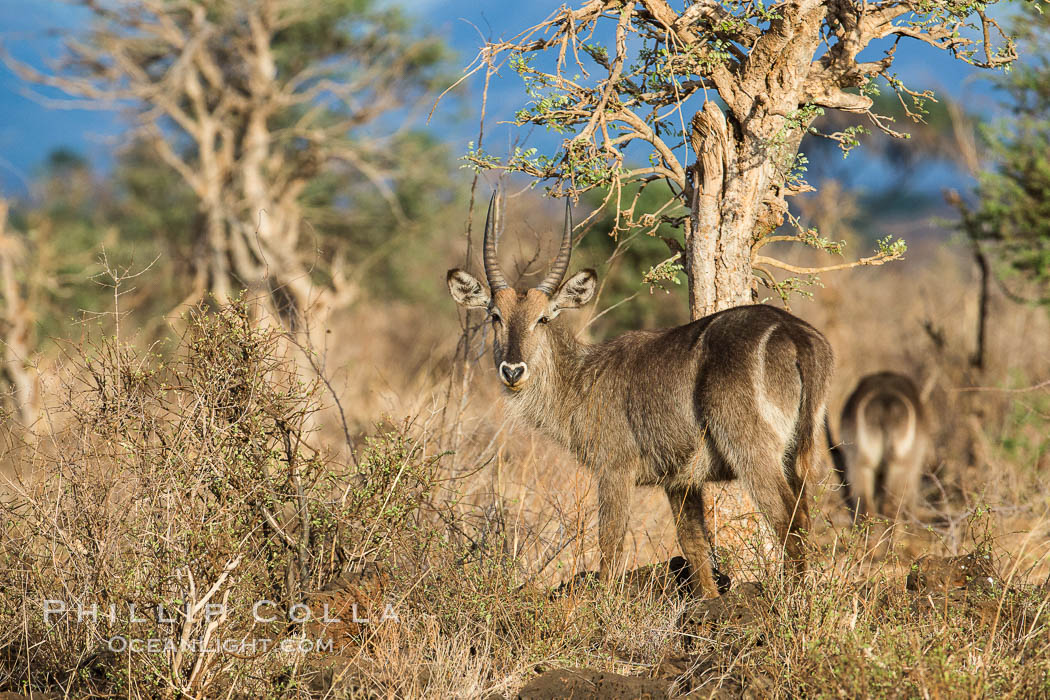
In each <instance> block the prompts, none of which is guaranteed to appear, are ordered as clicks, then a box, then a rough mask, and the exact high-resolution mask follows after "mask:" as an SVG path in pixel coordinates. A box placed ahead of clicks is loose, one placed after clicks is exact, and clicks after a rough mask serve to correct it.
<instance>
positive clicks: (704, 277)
mask: <svg viewBox="0 0 1050 700" xmlns="http://www.w3.org/2000/svg"><path fill="white" fill-rule="evenodd" d="M752 123H753V124H761V125H762V126H763V127H764V128H762V129H761V130H760V131H759V133H757V134H756V133H749V134H747V135H745V136H744V137H743V138H742V139H740V140H737V139H736V138H734V137H733V135H732V132H731V130H730V129H729V127H728V125H727V122H726V118H725V116H724V115H723V113H722V111H721V110H720V109H719V108H718V107H717V105H715V104H714V103H713V102H705V103H704V106H703V109H702V110H701V111H699V112H697V113H696V114H695V115H694V117H693V120H692V127H693V129H692V133H691V145H692V147H693V151H694V153H696V154H698V155H697V162H696V164H695V166H694V169H693V170H694V178H693V192H692V193H691V194H692V200H691V201H692V212H691V216H690V219H689V222H688V224H687V226H686V235H685V244H686V245H685V254H686V255H685V257H686V265H685V268H686V275H687V277H688V280H689V307H690V308H689V310H690V315H691V317H692V319H693V320H697V319H700V318H703V317H704V316H707V315H709V314H713V313H717V312H719V311H723V310H725V309H729V308H733V307H735V306H741V305H745V304H750V303H753V302H754V300H755V294H754V277H753V274H752V266H751V253H752V247H753V246H754V244H755V241H756V240H757V238H758V236H759V235H761V234H762V233H764V232H765V231H764V230H763V229H766V230H768V229H772V228H775V226H777V225H779V223H780V220H782V218H783V208H782V206H778V205H777V204H776V203H775V202H774V203H772V204H771V202H770V200H769V199H767V195H768V193H769V192H770V186H771V185H773V184H776V185H782V184H783V178H784V173H786V172H787V168H786V167H784V164H785V163H787V162H793V161H794V158H795V154H796V153H797V152H798V144H799V143H800V141H801V136H802V131H801V130H799V131H798V132H797V133H790V134H784V133H783V129H784V123H785V119H784V118H783V117H776V116H773V115H767V116H765V118H764V119H763V118H762V117H761V115H755V117H754V121H753V122H752ZM778 137H779V138H778ZM770 144H776V145H770ZM703 497H704V504H705V510H706V513H705V516H706V520H707V523H708V529H709V531H710V533H711V536H712V539H713V540H714V542H713V544H714V545H715V546H716V547H719V553H720V556H723V557H724V556H725V555H726V554H727V553H729V552H732V553H733V556H734V560H735V561H733V562H730V563H729V568H730V570H735V571H740V572H747V574H749V575H752V576H753V575H759V574H760V573H762V571H763V569H765V567H766V565H767V564H768V563H769V562H770V561H772V560H774V559H775V558H776V556H775V554H776V552H777V549H778V548H777V547H776V540H775V537H774V536H773V533H772V531H771V530H770V528H769V526H768V524H767V523H766V522H765V519H764V518H763V517H762V516H761V514H760V513H758V510H757V508H756V507H755V506H754V504H753V503H752V501H751V499H750V498H749V497H748V495H747V494H746V493H745V492H744V489H743V486H742V485H741V484H740V482H739V481H734V482H726V483H711V484H707V485H706V486H705V487H704V489H703ZM770 555H774V556H770Z"/></svg>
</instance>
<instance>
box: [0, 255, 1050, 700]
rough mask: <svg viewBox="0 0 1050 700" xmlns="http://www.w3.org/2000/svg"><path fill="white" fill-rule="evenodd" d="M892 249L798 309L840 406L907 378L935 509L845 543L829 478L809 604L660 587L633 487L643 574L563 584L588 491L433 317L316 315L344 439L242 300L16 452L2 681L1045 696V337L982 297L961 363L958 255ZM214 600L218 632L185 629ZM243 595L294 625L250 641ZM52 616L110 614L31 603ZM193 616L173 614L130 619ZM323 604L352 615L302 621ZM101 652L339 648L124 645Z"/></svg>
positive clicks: (786, 592)
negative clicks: (580, 683)
mask: <svg viewBox="0 0 1050 700" xmlns="http://www.w3.org/2000/svg"><path fill="white" fill-rule="evenodd" d="M911 258H912V259H911V260H910V261H909V262H908V263H906V264H904V265H901V266H899V267H891V268H888V269H885V270H879V271H877V272H869V271H861V272H859V273H856V274H853V275H849V276H843V277H839V278H831V279H829V280H827V281H826V283H827V288H826V289H825V290H823V291H821V292H820V293H819V295H818V299H817V300H815V301H813V302H805V303H800V304H798V305H797V308H796V309H795V310H796V311H797V312H798V313H800V315H802V316H803V317H805V318H807V319H808V320H810V321H811V322H813V323H814V324H815V325H817V326H818V327H820V328H822V329H824V330H825V332H826V333H827V335H828V336H829V338H830V339H831V341H832V344H833V346H834V347H835V349H836V353H837V356H838V374H837V378H836V383H835V386H834V389H833V394H832V395H833V400H832V406H831V410H832V415H833V416H834V415H835V413H836V412H837V410H838V409H839V408H840V406H841V402H842V400H843V398H844V397H845V395H846V394H847V393H848V391H849V390H850V388H851V386H852V383H853V382H855V381H856V379H857V378H858V377H859V376H860V375H861V374H863V373H865V372H869V371H874V370H878V369H883V368H887V367H891V368H895V369H898V370H905V371H908V372H911V373H913V374H914V375H916V376H917V377H918V378H919V379H920V382H921V383H927V384H928V386H929V391H930V397H931V398H930V401H931V406H932V408H933V413H934V416H935V418H936V419H937V420H938V425H939V430H938V436H939V439H938V455H937V456H938V469H937V471H936V473H935V474H933V475H931V477H930V479H929V484H928V489H927V492H926V494H925V495H926V496H927V498H928V501H929V505H928V511H929V512H928V514H927V517H924V518H922V519H921V520H913V521H911V522H904V523H900V524H897V525H896V526H895V527H893V528H891V529H889V530H888V531H885V532H883V531H882V530H881V529H874V530H871V531H868V530H865V529H862V528H851V527H850V523H849V519H848V515H847V513H846V511H845V510H844V508H843V507H842V504H841V498H840V495H839V493H838V491H837V490H836V484H835V483H834V482H833V481H831V480H830V479H829V477H828V476H827V474H825V475H824V477H823V478H824V481H823V482H822V484H821V486H820V487H818V488H817V489H816V490H815V494H814V498H815V500H816V509H815V512H816V513H818V516H817V517H816V518H815V520H814V532H813V533H812V541H813V553H812V570H811V572H810V573H809V574H808V576H807V579H806V580H805V582H804V583H803V585H800V586H797V587H794V588H784V584H783V582H782V581H781V580H780V579H779V578H778V577H776V576H772V575H768V576H761V577H760V580H759V581H758V582H757V584H756V585H749V584H746V583H745V582H744V580H743V577H742V576H741V575H740V574H739V573H737V574H736V576H735V577H734V578H735V584H736V586H735V589H734V591H733V592H731V593H730V594H729V595H727V596H726V597H725V598H724V599H723V600H720V601H716V602H703V601H696V600H692V599H690V598H689V597H688V596H685V595H682V594H681V593H680V592H679V591H678V590H677V588H676V587H675V576H674V574H673V572H669V571H668V568H667V564H666V562H667V561H668V560H669V559H670V558H671V557H673V556H674V555H676V554H677V548H676V546H675V544H674V539H673V534H672V528H671V523H670V513H669V509H668V507H667V504H666V502H665V501H664V499H663V497H662V495H660V494H658V493H656V492H652V491H646V490H641V489H639V490H638V493H637V494H636V496H635V500H634V503H633V508H632V513H633V519H632V523H631V529H630V532H629V536H628V541H627V549H628V558H629V559H630V560H631V562H632V565H633V567H638V568H639V570H638V571H636V572H634V573H633V574H632V575H631V576H629V577H628V579H627V580H625V582H624V583H623V584H621V585H619V586H617V587H615V588H613V589H611V590H610V589H605V588H603V587H602V586H600V585H598V584H597V583H595V582H594V581H593V580H590V579H587V578H580V577H578V576H577V574H578V573H579V572H582V571H587V570H593V569H595V568H596V564H597V558H596V557H597V554H596V546H595V535H596V502H595V497H594V488H593V484H592V482H591V480H590V478H589V476H588V475H587V473H586V472H584V471H583V470H581V469H579V468H578V467H577V466H576V465H575V464H574V463H573V461H572V460H571V459H570V458H569V456H568V455H566V454H565V453H564V452H562V451H561V450H559V449H558V448H556V447H553V446H552V445H550V443H549V442H548V441H547V440H546V439H544V438H543V437H542V436H539V435H537V434H535V433H533V432H531V431H530V430H528V429H527V428H525V427H523V426H515V425H512V424H510V423H509V422H508V421H507V420H506V419H505V417H504V415H503V413H502V411H501V408H500V404H499V401H498V392H497V391H496V387H495V386H494V382H493V381H491V380H492V377H491V376H490V374H491V368H490V363H489V361H488V358H487V357H483V358H482V359H481V360H480V361H479V362H478V363H477V364H476V365H468V367H469V368H470V369H469V373H468V376H467V377H465V378H464V377H463V376H462V375H461V374H459V372H460V368H459V365H457V364H456V363H454V362H452V361H451V360H450V359H449V358H450V357H452V354H453V351H454V347H455V337H453V336H454V329H455V323H454V321H453V316H452V313H453V311H452V309H451V306H452V305H451V304H449V305H448V307H449V310H448V312H447V315H445V316H443V317H433V316H432V315H426V316H425V315H421V314H420V313H419V312H417V311H414V310H413V309H411V308H408V307H396V308H393V309H388V310H385V311H384V312H383V313H379V312H377V311H376V310H375V309H374V308H359V309H357V310H355V311H353V312H351V313H350V314H349V315H348V316H346V317H344V318H342V319H340V320H339V321H338V322H337V323H336V324H334V325H333V327H332V329H331V330H332V333H331V334H330V337H333V338H346V339H348V342H346V343H339V344H338V345H337V344H334V343H333V346H332V347H331V348H329V349H322V351H321V352H320V353H319V359H320V360H321V361H322V362H321V364H323V366H324V368H325V374H326V377H327V378H328V379H329V380H330V383H331V385H332V386H333V387H334V388H335V390H336V394H337V395H338V397H339V404H340V406H341V407H342V409H343V415H344V416H345V418H346V421H345V424H344V423H343V421H342V420H341V419H340V414H339V410H338V409H337V407H336V406H335V402H334V397H333V396H332V395H330V394H327V393H326V388H325V387H324V386H323V385H317V386H313V385H303V384H302V383H301V382H299V380H298V374H297V371H296V369H295V368H296V367H297V366H298V365H297V364H296V362H295V361H294V360H293V359H291V358H290V357H289V355H288V350H287V346H286V344H283V343H282V342H281V341H282V339H281V338H280V337H279V336H272V335H267V334H265V333H258V332H256V331H253V330H251V328H250V326H249V325H247V324H246V323H245V322H244V316H243V311H242V310H238V309H237V308H234V309H229V310H226V311H223V312H221V313H218V314H205V315H201V316H198V317H197V319H196V320H195V321H194V322H193V323H191V325H190V331H189V332H188V334H187V336H186V337H185V338H184V339H183V341H182V343H181V345H180V348H173V349H170V350H166V351H165V352H164V353H163V357H160V356H158V355H156V354H151V353H147V352H142V351H137V350H134V349H132V348H129V347H124V346H117V345H114V344H112V343H101V344H99V345H97V346H94V347H93V348H86V349H83V352H81V350H80V349H77V350H76V351H75V352H74V351H71V352H70V353H69V355H70V357H71V358H73V360H71V361H70V362H68V363H67V364H65V365H64V366H63V367H64V369H63V370H62V371H61V372H60V373H58V374H60V375H61V378H62V382H61V384H62V385H63V386H64V387H65V389H64V390H62V391H56V392H54V395H53V397H52V399H53V406H52V408H51V410H50V411H49V415H50V416H51V420H52V422H53V424H54V426H55V427H54V429H53V430H52V431H50V434H49V435H48V436H47V437H46V438H45V437H34V436H32V435H27V434H25V433H20V432H19V431H18V430H17V429H15V428H12V429H10V430H9V431H7V434H6V436H5V437H6V443H5V455H4V466H5V468H6V469H8V470H9V472H12V471H13V472H14V473H17V474H18V475H20V477H21V478H20V480H15V481H14V482H12V483H10V484H8V485H7V487H6V489H5V494H4V497H3V506H2V511H0V512H2V514H3V518H4V534H3V536H2V538H3V539H2V540H0V570H2V571H4V572H5V573H4V577H5V585H4V586H3V588H2V590H0V629H2V630H4V631H3V632H2V633H0V690H12V691H18V692H25V691H28V690H31V689H32V690H37V691H41V690H49V691H52V692H57V693H59V694H60V695H61V694H63V693H64V694H66V695H68V696H69V697H84V696H87V695H91V694H95V695H97V696H113V695H119V696H122V697H156V696H165V697H219V696H228V697H406V698H412V697H470V698H474V697H485V696H488V695H491V694H501V695H504V696H508V697H509V696H513V695H514V694H516V693H518V692H519V691H520V690H521V689H522V688H523V687H525V686H526V685H527V684H528V683H530V682H531V681H533V680H534V679H535V678H536V677H537V675H538V674H539V673H540V672H541V671H543V670H547V669H555V668H563V667H588V668H592V669H597V670H601V671H612V672H617V673H620V674H626V675H631V676H643V677H646V678H650V677H651V678H655V679H658V686H657V687H659V688H661V689H662V690H661V692H668V693H670V694H672V695H677V694H690V695H694V696H696V697H865V696H867V697H872V696H876V697H931V698H932V697H963V696H973V697H985V696H996V697H998V696H1012V697H1038V696H1045V695H1046V694H1047V692H1050V678H1048V672H1050V654H1048V651H1050V630H1048V628H1047V625H1046V622H1045V620H1046V614H1047V610H1046V608H1047V591H1046V590H1045V589H1044V588H1043V587H1042V584H1043V582H1044V580H1045V579H1046V576H1047V573H1048V571H1050V569H1048V567H1047V545H1046V542H1047V541H1048V540H1047V518H1046V513H1047V505H1048V501H1047V492H1046V491H1045V488H1044V487H1043V486H1042V482H1044V481H1045V474H1046V472H1047V468H1048V466H1050V464H1048V460H1050V456H1048V455H1050V451H1048V440H1050V431H1048V427H1050V399H1048V393H1047V392H1046V391H1045V390H1044V391H1024V392H1017V391H1001V390H1002V389H1011V390H1012V389H1021V388H1024V387H1027V386H1029V385H1031V384H1033V383H1035V382H1037V381H1038V380H1040V379H1041V378H1045V377H1047V376H1048V375H1050V361H1048V358H1047V356H1046V353H1045V347H1046V345H1047V341H1048V340H1050V323H1048V320H1047V316H1046V314H1045V313H1044V312H1040V311H1034V310H1029V309H1023V308H1019V307H1016V306H1013V305H1010V304H1009V303H1007V302H1005V301H1003V300H1001V299H996V300H994V305H993V311H994V315H993V317H992V320H991V336H990V353H989V357H990V358H991V363H990V365H989V366H988V368H986V370H985V371H984V372H983V373H975V372H974V371H973V370H972V369H971V368H970V367H969V365H968V363H967V355H968V352H969V350H970V348H971V346H972V340H971V333H970V330H969V329H971V328H972V327H973V324H974V311H975V302H974V299H973V294H972V292H971V287H972V285H971V283H970V279H969V272H968V268H967V266H966V265H965V262H964V261H961V260H960V259H958V258H956V257H953V256H952V255H950V254H946V253H943V252H941V251H939V250H932V249H931V250H929V251H923V250H919V251H918V252H917V253H915V254H912V255H911ZM931 272H932V273H933V274H931ZM920 273H921V274H920ZM924 321H930V322H932V324H933V326H934V327H933V328H932V330H933V331H934V333H933V334H932V335H931V334H930V333H927V332H926V331H924V330H923V325H922V324H923V322H924ZM594 335H595V336H596V337H601V335H602V332H601V328H600V327H599V328H594ZM935 338H939V340H936V341H935ZM78 357H88V358H90V360H91V362H90V363H86V362H83V361H79V360H77V359H76V358H78ZM450 376H451V379H450V378H449V377H450ZM974 387H979V388H981V389H995V390H994V391H991V390H988V391H986V390H980V391H974V390H972V389H974ZM318 407H321V412H320V413H319V414H315V413H314V412H313V411H314V409H315V408H318ZM376 421H381V426H380V427H377V426H376ZM834 422H836V421H834V420H833V423H834ZM347 436H349V444H348V441H347ZM366 436H367V437H368V440H367V443H366V440H365V437H366ZM351 446H352V448H351ZM883 539H888V540H889V543H890V547H889V554H888V555H886V556H882V555H881V554H880V550H881V549H882V547H880V546H879V545H880V540H883ZM754 546H755V547H756V549H758V548H760V547H761V543H760V542H755V543H754ZM963 554H972V556H971V557H970V558H969V559H959V560H952V561H948V562H944V561H940V560H938V559H936V557H942V556H949V555H963ZM922 556H928V557H933V558H928V559H926V560H923V561H922V562H920V563H916V560H917V559H919V558H920V557H922ZM768 563H769V564H770V566H771V567H772V566H773V565H774V564H775V562H768ZM964 567H968V568H964ZM566 582H567V585H566V586H565V587H563V588H561V589H558V590H557V591H555V590H554V589H553V587H554V586H556V585H557V584H560V583H566ZM758 584H760V585H758ZM212 590H214V592H213V593H212V594H211V597H210V598H208V599H207V602H215V601H217V600H225V601H226V603H227V605H226V614H225V615H223V614H220V613H218V612H216V613H215V614H214V615H212V616H210V617H209V616H208V615H207V614H206V613H207V609H205V608H204V607H203V605H202V604H203V603H204V602H205V598H206V597H207V594H208V592H209V591H212ZM259 599H266V600H270V601H273V602H274V605H273V606H272V608H268V609H267V610H273V611H285V612H287V610H288V609H290V608H291V607H292V606H296V605H305V606H306V608H297V610H299V611H300V612H301V611H302V610H304V609H306V610H309V611H310V614H311V615H312V617H313V619H312V620H311V621H309V622H308V623H306V624H298V623H295V622H289V621H288V620H287V619H286V617H287V615H285V614H284V613H282V614H281V615H278V619H276V620H273V621H269V622H265V623H260V622H257V621H256V620H254V619H253V618H252V614H251V612H252V605H253V602H254V601H257V600H259ZM47 600H60V601H64V602H69V603H72V602H75V601H81V602H83V603H97V604H98V606H99V609H100V610H101V611H108V609H109V606H110V605H113V606H114V610H115V613H114V616H113V619H110V618H109V617H108V616H107V615H105V614H100V615H99V616H98V618H97V619H94V620H93V619H87V620H84V619H81V620H78V619H77V617H76V614H75V612H74V613H67V614H65V615H64V616H63V615H45V610H46V607H45V606H46V604H45V601H47ZM187 602H189V603H190V607H191V610H193V611H194V612H193V613H192V614H191V615H185V614H184V613H177V612H176V614H174V622H172V623H164V624H156V623H152V622H151V623H144V622H137V621H135V620H133V616H132V614H130V612H129V605H131V604H134V605H135V606H136V608H135V609H136V610H137V611H138V612H139V613H140V614H141V611H142V610H144V609H147V608H151V607H152V606H155V605H157V604H158V603H159V604H163V605H164V606H166V607H168V608H172V609H177V608H179V606H180V605H181V606H185V604H186V603H187ZM355 604H356V605H357V606H358V616H359V617H368V618H369V621H368V622H367V623H365V622H360V621H357V622H355V621H354V619H353V615H352V612H353V610H352V606H353V605H355ZM195 605H196V606H198V608H199V609H198V608H195V607H194V606H195ZM324 605H328V606H329V610H330V611H331V612H334V615H335V616H337V617H340V618H341V622H339V623H331V624H329V623H326V622H324V621H323V620H319V619H318V617H319V616H320V615H322V614H323V611H324V607H323V606H324ZM387 606H389V608H388V607H387ZM387 613H393V615H394V616H396V619H395V618H394V617H393V616H391V615H389V614H387ZM384 616H386V619H381V618H382V617H384ZM144 617H148V616H144ZM115 635H125V636H127V637H129V638H146V637H151V636H152V637H155V638H160V639H162V640H175V641H178V640H182V639H189V640H204V639H208V640H217V639H224V640H238V641H243V640H249V639H252V638H258V637H267V638H272V639H275V640H307V641H310V642H316V640H332V647H331V648H330V649H327V648H326V649H323V650H320V651H317V650H313V651H303V650H302V649H305V647H303V646H302V642H295V645H296V647H297V648H296V649H286V650H282V649H280V648H277V647H276V644H275V645H274V646H271V648H268V649H266V650H261V649H254V650H252V649H249V650H247V651H245V649H244V648H239V649H237V650H234V651H220V652H217V653H195V652H192V651H191V652H184V653H183V654H182V655H179V654H178V653H177V652H174V651H172V652H163V651H162V652H160V653H150V652H148V651H131V652H113V651H110V650H109V649H108V648H107V647H108V640H110V639H111V638H113V637H114V636H115Z"/></svg>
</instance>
